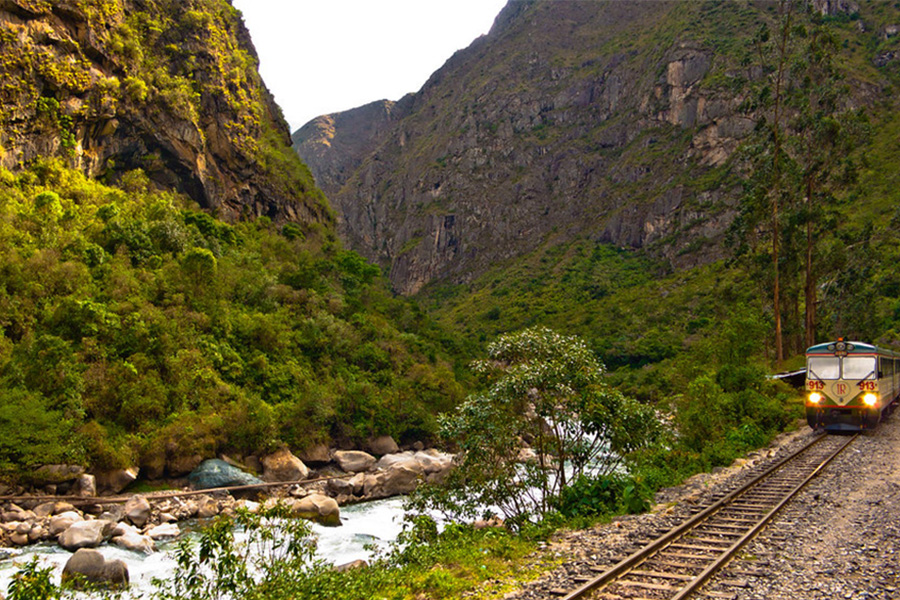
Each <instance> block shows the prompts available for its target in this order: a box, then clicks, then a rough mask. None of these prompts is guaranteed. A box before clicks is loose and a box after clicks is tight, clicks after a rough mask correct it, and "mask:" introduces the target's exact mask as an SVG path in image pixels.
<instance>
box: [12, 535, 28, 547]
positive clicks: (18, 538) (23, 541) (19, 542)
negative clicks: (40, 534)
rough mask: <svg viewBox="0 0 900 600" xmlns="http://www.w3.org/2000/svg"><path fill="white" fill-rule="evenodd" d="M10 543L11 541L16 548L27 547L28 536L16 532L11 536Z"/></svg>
mask: <svg viewBox="0 0 900 600" xmlns="http://www.w3.org/2000/svg"><path fill="white" fill-rule="evenodd" d="M9 541H11V542H12V543H13V544H15V545H16V546H25V545H27V544H28V542H29V540H28V534H25V533H19V532H15V533H13V534H12V535H10V536H9Z"/></svg>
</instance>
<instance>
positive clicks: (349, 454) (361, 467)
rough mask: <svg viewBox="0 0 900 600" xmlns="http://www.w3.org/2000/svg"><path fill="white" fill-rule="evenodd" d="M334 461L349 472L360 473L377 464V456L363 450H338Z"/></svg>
mask: <svg viewBox="0 0 900 600" xmlns="http://www.w3.org/2000/svg"><path fill="white" fill-rule="evenodd" d="M334 461H335V462H336V463H337V464H338V466H339V467H340V468H341V469H343V470H344V471H347V472H348V473H359V472H361V471H368V470H369V469H370V468H371V467H372V465H374V464H375V457H374V456H372V455H371V454H369V453H368V452H363V451H361V450H338V451H337V452H335V453H334Z"/></svg>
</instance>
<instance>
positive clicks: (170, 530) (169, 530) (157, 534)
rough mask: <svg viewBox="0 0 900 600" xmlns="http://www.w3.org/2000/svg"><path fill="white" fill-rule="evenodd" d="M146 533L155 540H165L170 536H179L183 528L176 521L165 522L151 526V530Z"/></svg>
mask: <svg viewBox="0 0 900 600" xmlns="http://www.w3.org/2000/svg"><path fill="white" fill-rule="evenodd" d="M146 535H147V536H149V537H150V538H151V539H153V540H164V539H168V538H174V537H178V536H179V535H181V530H180V529H179V528H178V525H176V524H175V523H163V524H162V525H157V526H156V527H151V528H150V529H149V530H147V533H146Z"/></svg>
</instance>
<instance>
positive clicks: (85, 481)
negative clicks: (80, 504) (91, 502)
mask: <svg viewBox="0 0 900 600" xmlns="http://www.w3.org/2000/svg"><path fill="white" fill-rule="evenodd" d="M72 491H73V492H75V494H76V495H77V496H81V497H82V498H92V497H94V496H96V495H97V479H96V477H94V476H93V475H88V474H84V475H82V476H81V477H79V478H78V479H76V480H75V486H74V488H73V490H72Z"/></svg>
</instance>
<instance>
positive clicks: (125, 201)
mask: <svg viewBox="0 0 900 600" xmlns="http://www.w3.org/2000/svg"><path fill="white" fill-rule="evenodd" d="M0 257H2V258H0V264H2V267H0V307H2V308H0V315H2V317H0V319H2V320H0V326H2V330H0V394H2V396H3V398H4V403H3V406H2V409H0V440H2V441H0V448H2V452H0V456H2V459H0V470H2V471H3V473H5V474H7V475H10V474H16V473H23V472H27V470H28V469H30V468H31V467H33V466H35V465H39V464H47V463H53V462H66V461H74V462H80V463H82V464H86V465H89V466H93V467H97V468H113V467H122V466H126V465H129V464H135V463H138V462H139V463H140V464H141V465H142V466H144V467H145V468H147V471H148V472H149V473H151V474H156V475H157V476H159V475H162V474H163V473H164V469H165V468H166V465H167V461H168V460H170V459H173V458H175V457H176V456H179V455H180V456H187V455H193V454H200V455H203V456H212V455H213V454H215V453H216V452H222V451H227V452H230V453H235V454H236V455H238V456H241V455H244V456H246V455H248V454H251V453H260V452H265V451H268V450H271V449H273V448H274V447H276V446H278V445H279V444H288V445H290V446H291V447H293V448H295V449H297V448H303V447H305V446H308V445H311V444H313V443H317V442H326V443H329V442H335V441H350V442H356V443H360V442H363V441H364V440H365V439H366V438H368V437H369V436H373V435H378V434H391V435H394V436H395V437H396V438H397V439H398V440H399V441H401V442H407V441H412V440H416V439H425V440H427V439H430V438H432V437H433V436H434V434H435V433H436V419H435V417H436V415H437V413H439V412H441V411H445V410H448V409H449V408H451V407H452V406H454V405H455V404H456V403H457V402H458V400H459V399H460V398H461V397H462V393H463V392H462V387H461V385H460V383H459V382H458V381H457V379H456V376H455V374H454V366H453V362H452V360H453V359H452V356H451V354H452V353H458V350H457V349H456V346H455V344H454V342H453V341H452V340H451V339H450V338H448V337H447V336H446V335H445V334H442V333H441V331H440V330H439V329H438V328H437V327H436V326H434V325H433V324H432V323H431V322H430V321H429V319H428V318H426V317H425V316H424V315H423V314H422V312H421V311H420V310H419V309H417V308H416V307H415V306H414V305H413V304H411V303H409V302H406V301H402V300H397V299H394V298H393V297H392V296H391V294H390V293H389V292H388V291H387V289H386V287H385V283H384V281H383V279H382V278H381V277H380V274H379V271H378V269H377V268H375V267H373V266H371V265H369V264H368V263H366V262H365V261H364V260H363V259H362V258H361V257H359V256H358V255H356V254H354V253H352V252H348V251H344V250H341V249H340V248H339V247H338V246H337V245H336V244H335V243H334V242H333V240H332V239H331V235H330V234H329V233H327V232H325V231H323V230H322V229H321V228H319V227H317V226H315V225H311V226H301V225H296V224H292V225H290V226H286V227H285V230H283V232H279V231H278V228H276V227H275V226H273V225H272V224H271V222H270V221H269V220H268V219H265V218H260V219H258V220H257V221H255V222H243V223H239V224H236V225H228V224H225V223H223V222H220V221H217V220H216V219H214V218H212V217H210V216H209V215H207V214H205V213H202V212H199V211H197V210H196V209H195V208H192V207H191V206H190V204H188V203H186V201H185V200H184V199H183V198H181V197H178V196H176V195H174V194H171V193H168V192H155V191H151V190H150V188H149V186H148V185H147V181H146V178H145V177H144V176H143V174H142V173H140V172H133V173H130V174H129V175H128V176H126V177H125V178H124V179H123V185H122V187H121V188H114V187H107V186H104V185H102V184H99V183H97V182H94V181H91V180H88V179H86V178H85V177H83V176H82V175H80V174H79V173H77V172H74V171H72V170H69V169H67V168H65V167H63V166H61V165H60V164H58V163H55V162H52V161H45V162H39V163H36V164H35V165H34V166H33V167H32V168H31V169H29V170H26V171H23V172H21V173H19V174H18V175H12V174H10V173H8V172H5V171H3V172H0Z"/></svg>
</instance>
